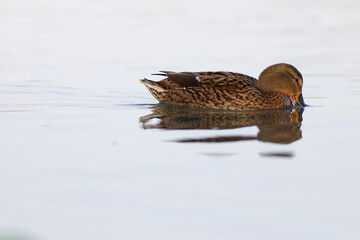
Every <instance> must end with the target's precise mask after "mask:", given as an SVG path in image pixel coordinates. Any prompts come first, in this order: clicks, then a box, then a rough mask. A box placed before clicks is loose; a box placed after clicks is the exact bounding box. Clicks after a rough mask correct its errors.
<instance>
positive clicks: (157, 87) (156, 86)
mask: <svg viewBox="0 0 360 240" xmlns="http://www.w3.org/2000/svg"><path fill="white" fill-rule="evenodd" d="M140 82H141V83H142V84H144V85H145V86H146V87H147V88H148V89H149V91H150V92H151V93H152V91H157V92H163V91H166V89H165V88H164V86H162V85H161V84H160V83H159V82H155V81H152V80H149V79H146V78H144V79H140Z"/></svg>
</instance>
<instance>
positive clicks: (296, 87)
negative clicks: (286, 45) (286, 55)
mask: <svg viewBox="0 0 360 240" xmlns="http://www.w3.org/2000/svg"><path fill="white" fill-rule="evenodd" d="M302 86H303V78H302V75H301V73H300V72H299V71H298V70H297V69H296V68H295V67H294V66H292V65H290V64H286V63H279V64H275V65H272V66H270V67H268V68H266V69H265V70H264V71H262V73H261V74H260V76H259V80H258V82H257V87H258V89H259V90H260V91H262V92H280V93H282V94H285V95H287V96H288V97H289V98H291V99H293V100H294V101H295V102H296V103H297V104H299V105H300V106H305V102H304V99H303V97H302Z"/></svg>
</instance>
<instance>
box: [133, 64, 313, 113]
mask: <svg viewBox="0 0 360 240" xmlns="http://www.w3.org/2000/svg"><path fill="white" fill-rule="evenodd" d="M153 75H160V76H163V77H165V78H164V79H163V80H161V81H153V80H149V79H147V78H144V79H141V80H140V82H141V83H142V84H144V85H145V86H146V87H147V89H148V90H149V91H150V93H151V94H152V95H153V96H154V97H155V98H156V99H157V100H158V101H159V102H162V103H169V104H175V105H181V106H183V107H199V108H210V109H224V110H234V111H246V110H264V109H279V108H289V107H294V106H298V107H305V106H306V104H305V102H304V99H303V95H302V87H303V77H302V75H301V73H300V72H299V70H297V69H296V68H295V67H294V66H293V65H291V64H287V63H278V64H274V65H271V66H269V67H267V68H266V69H265V70H263V71H262V72H261V74H260V76H259V78H258V79H256V78H254V77H251V76H248V75H245V74H242V73H235V72H226V71H212V72H172V71H160V72H159V73H155V74H153Z"/></svg>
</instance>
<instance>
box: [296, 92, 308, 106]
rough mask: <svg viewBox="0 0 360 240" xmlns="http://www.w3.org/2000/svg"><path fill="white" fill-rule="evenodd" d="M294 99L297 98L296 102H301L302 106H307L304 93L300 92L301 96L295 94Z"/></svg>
mask: <svg viewBox="0 0 360 240" xmlns="http://www.w3.org/2000/svg"><path fill="white" fill-rule="evenodd" d="M294 99H295V102H296V103H297V104H299V105H300V106H303V107H305V106H306V104H305V102H304V99H303V96H302V94H300V95H299V96H295V97H294Z"/></svg>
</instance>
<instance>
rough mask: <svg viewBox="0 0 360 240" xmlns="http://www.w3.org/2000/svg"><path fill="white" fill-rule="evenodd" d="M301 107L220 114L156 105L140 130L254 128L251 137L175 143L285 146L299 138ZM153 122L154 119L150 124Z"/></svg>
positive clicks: (202, 139) (216, 138)
mask: <svg viewBox="0 0 360 240" xmlns="http://www.w3.org/2000/svg"><path fill="white" fill-rule="evenodd" d="M303 111H304V109H303V108H296V109H277V110H260V111H246V112H245V111H243V112H235V111H224V110H214V109H199V108H188V107H186V108H185V107H181V106H175V105H169V104H157V105H154V106H153V107H152V113H151V114H149V115H146V116H143V117H141V118H140V119H139V120H140V123H141V124H142V127H143V128H144V129H168V130H174V129H184V130H185V129H234V128H241V127H249V126H255V125H256V126H257V127H258V128H259V132H258V134H257V135H256V136H255V135H254V136H243V135H233V136H220V137H208V138H188V139H180V140H177V142H233V141H250V140H258V141H262V142H271V143H281V144H289V143H292V142H295V141H297V140H299V139H301V138H302V132H301V129H300V127H301V122H302V114H303ZM154 120H157V121H156V122H155V123H154Z"/></svg>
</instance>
